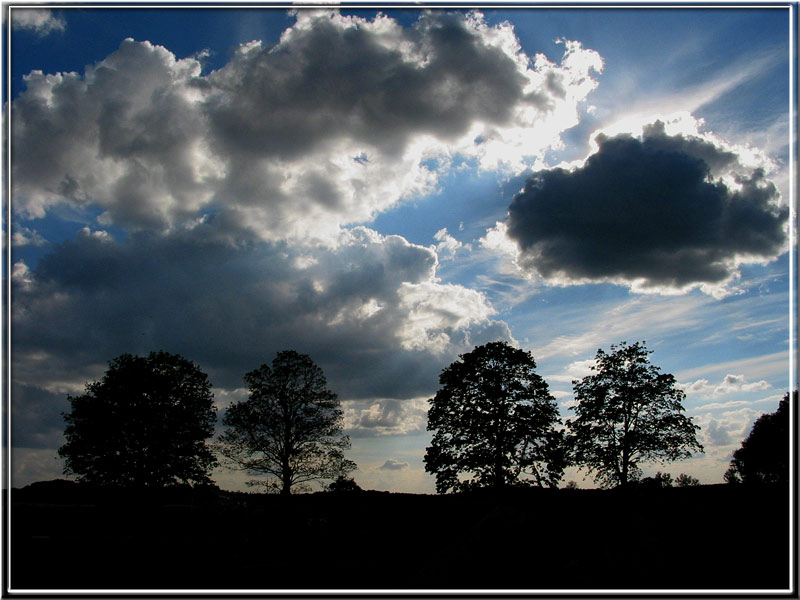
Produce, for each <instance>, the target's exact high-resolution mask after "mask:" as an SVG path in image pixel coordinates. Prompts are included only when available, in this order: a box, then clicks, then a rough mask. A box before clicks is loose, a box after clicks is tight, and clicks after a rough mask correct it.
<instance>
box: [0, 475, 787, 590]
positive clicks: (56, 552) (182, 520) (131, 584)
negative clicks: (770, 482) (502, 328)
mask: <svg viewBox="0 0 800 600" xmlns="http://www.w3.org/2000/svg"><path fill="white" fill-rule="evenodd" d="M6 499H7V496H6ZM6 506H7V508H10V531H9V532H8V534H7V541H9V542H10V552H9V556H10V570H9V575H10V587H11V589H12V590H20V591H21V590H24V589H45V588H50V589H86V588H99V589H168V588H174V589H204V590H205V589H223V590H224V589H228V590H234V589H258V590H272V589H288V588H291V589H319V590H340V589H356V588H361V589H365V588H366V589H409V590H410V589H476V588H479V589H528V590H542V589H577V590H580V589H587V590H588V589H591V590H595V589H622V588H626V589H655V590H661V589H665V590H675V589H737V590H739V589H752V590H756V589H786V588H788V587H789V582H790V576H793V571H791V572H790V565H789V548H790V543H793V539H792V538H791V537H790V530H789V512H790V505H789V495H788V492H787V490H786V488H772V487H765V488H756V489H748V488H745V487H743V486H729V485H710V486H697V487H685V488H664V489H647V488H634V489H629V490H539V489H519V490H510V491H509V492H506V493H502V494H499V493H491V492H485V493H473V494H469V495H447V496H434V495H413V494H392V493H387V492H374V491H365V492H356V493H342V494H331V493H317V494H308V495H299V496H292V497H290V498H282V497H280V496H271V495H262V494H243V493H234V492H220V491H218V490H214V489H208V490H203V491H197V490H195V491H191V490H173V491H162V492H160V493H158V494H150V495H135V496H134V495H131V494H130V493H124V492H122V491H118V490H93V489H90V488H85V487H83V486H80V485H78V484H74V483H68V482H58V481H57V482H48V483H42V484H34V485H32V486H28V487H27V488H23V489H13V490H11V494H10V504H9V503H7V504H6Z"/></svg>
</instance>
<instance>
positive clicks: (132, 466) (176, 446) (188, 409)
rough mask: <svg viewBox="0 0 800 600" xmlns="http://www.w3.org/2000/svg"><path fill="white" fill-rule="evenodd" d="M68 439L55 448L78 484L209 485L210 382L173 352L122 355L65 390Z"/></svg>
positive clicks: (213, 417) (213, 416)
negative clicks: (75, 389) (99, 374)
mask: <svg viewBox="0 0 800 600" xmlns="http://www.w3.org/2000/svg"><path fill="white" fill-rule="evenodd" d="M69 402H70V404H71V407H72V411H71V412H70V413H69V414H67V413H64V415H63V416H64V420H65V421H66V423H67V426H66V429H65V432H64V435H65V437H66V439H67V442H66V444H64V445H63V446H62V447H61V448H60V449H59V450H58V454H59V455H60V456H61V457H62V458H64V460H65V466H64V473H65V474H75V475H77V476H78V479H79V480H80V481H83V482H87V483H93V484H100V485H117V486H126V487H153V486H165V485H170V484H174V483H180V482H183V483H209V482H210V479H209V477H208V473H209V471H210V470H211V469H212V468H213V466H214V465H215V464H216V459H215V458H214V454H213V453H212V451H211V450H210V448H209V447H208V446H207V445H206V443H205V440H206V439H207V438H209V437H211V436H212V435H213V434H214V424H215V423H216V420H217V417H216V409H215V408H214V404H213V395H212V393H211V384H210V383H209V381H208V377H207V376H206V374H205V373H203V372H202V371H201V370H200V369H199V368H198V367H197V366H195V365H194V364H193V363H191V362H190V361H188V360H186V359H185V358H183V357H181V356H179V355H177V354H169V353H167V352H151V353H150V355H149V356H147V357H140V356H132V355H130V354H123V355H121V356H119V357H117V358H115V359H113V360H112V361H111V362H110V363H109V368H108V370H107V371H106V372H105V374H104V375H103V378H102V379H101V380H100V381H95V382H93V383H89V384H87V385H86V391H85V393H84V394H82V395H80V396H75V397H73V396H70V397H69Z"/></svg>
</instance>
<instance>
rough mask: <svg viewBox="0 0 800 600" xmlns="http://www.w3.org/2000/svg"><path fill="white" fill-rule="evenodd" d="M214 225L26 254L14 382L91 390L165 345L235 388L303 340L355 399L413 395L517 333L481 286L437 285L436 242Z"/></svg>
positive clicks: (94, 238)
mask: <svg viewBox="0 0 800 600" xmlns="http://www.w3.org/2000/svg"><path fill="white" fill-rule="evenodd" d="M215 232H216V229H215V226H214V224H213V223H206V224H202V225H198V226H197V227H195V228H194V229H191V230H185V231H183V232H181V233H180V234H178V233H174V234H170V235H160V234H152V233H146V232H140V233H136V234H133V235H131V236H130V237H128V238H127V239H126V240H124V241H122V242H118V241H115V240H113V239H112V238H110V236H107V235H99V233H100V232H90V231H89V230H88V229H87V230H85V231H84V232H83V233H82V234H80V235H79V236H78V237H77V238H76V239H75V240H70V241H67V242H65V243H63V244H60V245H57V246H56V247H55V248H54V249H53V251H52V252H50V253H49V254H47V255H46V256H44V257H43V258H42V259H41V260H40V261H39V262H38V264H37V265H36V267H35V268H33V269H28V268H27V266H26V265H25V264H24V263H17V264H16V265H15V268H14V272H13V275H12V294H13V299H14V303H13V315H12V318H13V322H14V328H15V329H14V345H13V349H14V355H13V359H12V360H13V367H14V375H15V380H16V381H17V382H18V383H19V384H20V385H23V386H36V387H39V388H41V389H44V390H48V391H50V392H53V393H66V392H74V391H79V390H80V389H81V388H82V386H83V383H85V382H86V381H87V380H89V379H91V378H93V377H98V376H99V375H101V374H102V370H103V369H104V366H105V363H106V362H107V361H108V360H110V359H111V358H113V357H114V356H116V355H118V354H121V353H123V352H131V353H140V354H141V353H146V352H149V351H151V350H157V349H164V350H167V351H171V352H178V353H181V354H183V355H185V356H186V357H187V358H190V359H191V360H194V361H195V362H197V363H198V364H199V365H200V366H201V368H203V369H205V370H206V371H207V372H208V373H209V375H210V376H211V379H212V381H213V382H214V384H215V385H216V386H219V387H222V388H236V387H240V386H241V378H242V375H243V374H244V372H245V371H246V370H249V369H252V368H255V367H257V366H258V365H259V364H261V363H264V362H269V361H271V360H272V358H274V355H275V353H276V352H278V351H280V350H283V349H287V348H291V349H295V350H297V351H299V352H303V353H307V354H309V355H310V356H311V357H312V359H313V360H315V361H316V362H317V363H318V364H320V366H322V367H323V369H324V371H325V373H326V375H327V377H328V380H329V383H330V384H331V386H332V388H333V389H334V390H335V391H337V392H338V393H339V394H340V396H341V397H342V399H343V400H350V399H359V398H371V397H378V398H384V399H391V398H396V399H397V398H400V399H402V398H414V397H418V396H421V395H424V394H427V393H429V392H430V388H431V386H432V384H433V383H435V381H436V377H437V375H438V372H439V370H441V368H443V367H444V366H445V365H446V364H448V363H449V362H450V361H451V360H453V359H454V358H455V357H456V356H457V354H458V352H463V351H464V350H465V349H467V348H469V347H471V346H472V345H473V344H478V343H485V342H486V341H489V340H492V339H513V338H512V337H511V333H510V331H509V329H508V326H507V325H506V324H505V323H504V322H502V321H495V320H493V319H492V315H493V314H494V310H493V309H492V307H491V305H490V304H489V302H488V300H487V299H486V298H485V297H484V296H483V295H482V294H481V293H479V292H477V291H473V290H470V289H467V288H463V287H461V286H457V285H445V284H441V283H438V282H437V281H436V277H435V274H436V265H437V259H436V255H435V253H434V251H433V250H432V249H431V248H426V247H422V246H416V245H413V244H410V243H408V242H407V241H406V240H404V239H403V238H401V237H399V236H381V235H379V234H377V233H376V232H374V231H372V230H369V229H366V228H355V229H353V230H351V231H348V232H345V233H343V234H342V238H341V239H340V240H339V244H338V246H337V247H336V249H334V250H331V249H326V248H317V249H314V250H308V249H302V250H298V249H296V248H292V247H290V246H288V245H286V244H266V243H263V242H258V241H253V242H251V243H249V244H242V245H241V246H238V247H237V246H233V245H230V244H229V243H227V242H226V241H224V240H220V239H217V236H216V234H215ZM20 412H24V411H23V410H22V408H21V407H20ZM386 418H387V417H386V416H385V415H384V417H383V419H377V420H375V421H374V423H373V422H371V421H370V420H369V418H368V417H366V416H364V418H363V419H362V421H363V422H362V423H361V426H366V427H371V426H375V427H377V426H386V425H391V424H388V423H386V422H385V421H386Z"/></svg>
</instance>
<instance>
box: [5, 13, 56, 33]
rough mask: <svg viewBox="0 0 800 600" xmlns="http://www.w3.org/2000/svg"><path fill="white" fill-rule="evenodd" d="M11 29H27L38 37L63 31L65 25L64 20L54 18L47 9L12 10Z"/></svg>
mask: <svg viewBox="0 0 800 600" xmlns="http://www.w3.org/2000/svg"><path fill="white" fill-rule="evenodd" d="M11 27H12V28H13V29H28V30H31V31H33V32H34V33H36V34H38V35H40V36H46V35H49V34H51V33H53V32H55V31H64V30H65V29H66V27H67V24H66V22H65V21H64V19H62V18H61V17H57V16H55V15H54V14H53V12H52V11H51V10H50V9H47V8H13V9H12V11H11Z"/></svg>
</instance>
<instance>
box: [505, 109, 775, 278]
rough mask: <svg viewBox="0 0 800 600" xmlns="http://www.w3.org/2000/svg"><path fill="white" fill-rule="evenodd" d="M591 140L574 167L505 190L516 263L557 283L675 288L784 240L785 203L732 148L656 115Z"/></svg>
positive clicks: (728, 272) (731, 270)
mask: <svg viewBox="0 0 800 600" xmlns="http://www.w3.org/2000/svg"><path fill="white" fill-rule="evenodd" d="M596 142H597V145H598V149H597V151H596V152H595V153H594V154H592V155H591V156H589V157H588V159H587V160H586V161H585V163H584V164H583V165H582V166H581V167H579V168H575V169H573V170H566V169H562V168H555V169H551V170H545V171H540V172H537V173H535V174H533V175H532V176H531V177H530V178H529V179H528V180H527V182H526V184H525V187H524V189H523V190H522V191H521V192H519V193H518V194H517V195H516V196H515V197H514V199H513V201H512V203H511V205H510V207H509V215H508V222H507V235H508V237H510V238H511V239H512V240H513V241H515V242H516V244H517V245H518V248H519V252H520V253H519V256H518V259H517V262H518V264H519V265H520V266H521V267H522V268H523V269H525V270H527V271H529V272H535V273H538V274H539V275H541V276H542V277H543V278H544V279H546V280H549V281H551V282H555V283H561V284H564V283H581V282H597V281H612V282H617V283H619V282H624V283H628V284H634V285H635V286H636V287H638V288H639V289H641V290H643V291H647V290H648V288H650V289H664V288H669V289H673V290H681V289H686V288H689V287H692V286H697V285H700V284H710V285H720V284H725V283H726V282H728V281H729V280H731V279H732V278H734V277H735V276H736V275H737V270H738V266H739V265H740V264H742V263H747V262H763V261H766V260H769V259H773V258H775V257H777V256H778V255H780V254H782V253H783V252H785V251H786V249H787V235H786V229H787V221H788V218H789V208H788V207H787V206H786V205H785V204H781V203H780V194H779V192H778V190H777V189H776V187H775V185H774V184H773V183H772V182H771V181H770V180H769V179H768V178H767V176H766V174H765V170H764V169H763V168H759V167H752V166H746V165H745V164H743V161H742V160H740V157H739V156H738V155H737V154H736V153H735V152H734V151H733V150H731V149H729V148H726V147H723V146H721V145H718V144H715V143H714V142H712V141H710V140H708V139H704V138H700V137H695V136H689V135H683V134H676V135H667V134H666V133H665V129H664V124H663V123H661V122H656V123H654V124H652V125H651V126H649V127H645V128H644V132H643V135H642V136H641V138H637V137H634V136H632V135H629V134H621V135H617V136H614V137H608V136H605V135H602V134H601V135H599V136H598V137H597V138H596Z"/></svg>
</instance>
